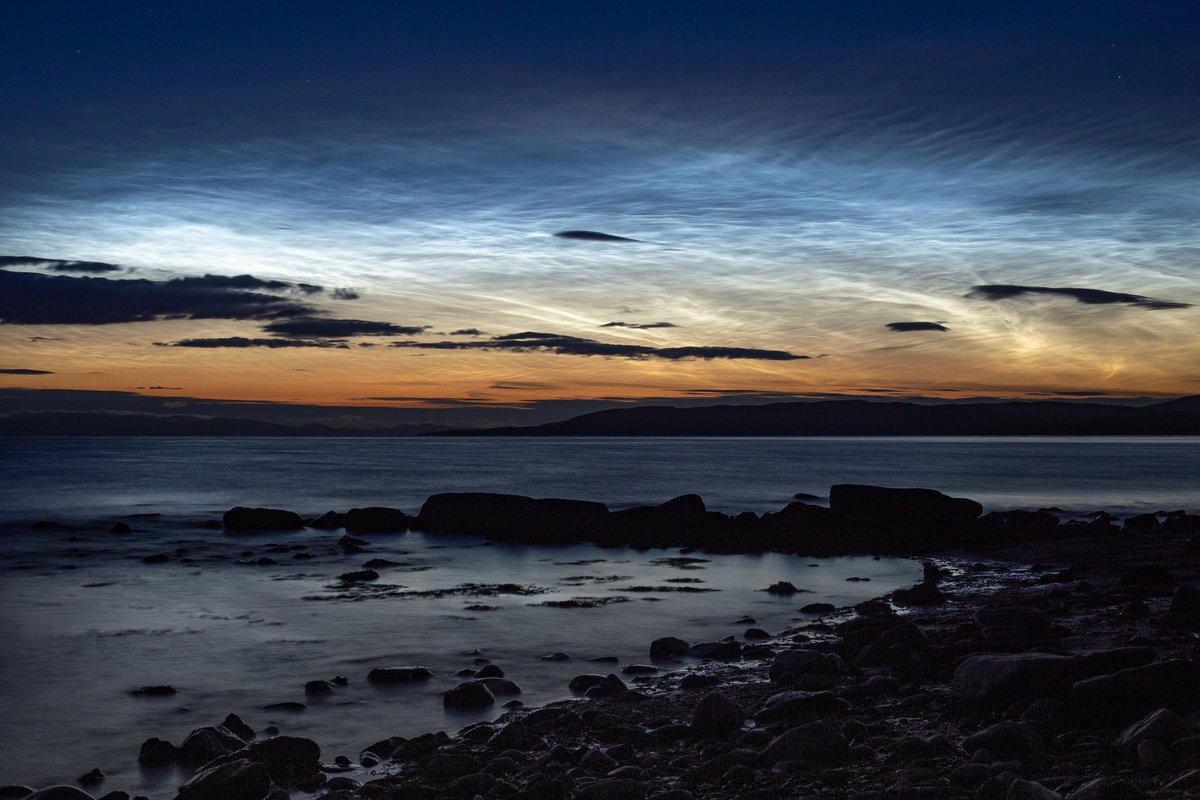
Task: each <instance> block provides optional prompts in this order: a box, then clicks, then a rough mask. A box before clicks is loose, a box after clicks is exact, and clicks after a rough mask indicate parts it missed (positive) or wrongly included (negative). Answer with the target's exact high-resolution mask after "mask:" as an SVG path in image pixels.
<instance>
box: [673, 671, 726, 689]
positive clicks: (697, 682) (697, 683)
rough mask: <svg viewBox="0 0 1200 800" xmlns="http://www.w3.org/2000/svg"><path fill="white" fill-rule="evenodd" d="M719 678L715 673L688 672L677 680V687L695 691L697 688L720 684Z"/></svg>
mask: <svg viewBox="0 0 1200 800" xmlns="http://www.w3.org/2000/svg"><path fill="white" fill-rule="evenodd" d="M720 685H721V679H720V678H718V677H717V676H716V675H703V674H700V673H695V672H689V673H688V674H687V675H684V676H683V677H682V678H680V680H679V688H680V689H683V690H685V691H695V690H697V689H709V688H711V687H713V686H720Z"/></svg>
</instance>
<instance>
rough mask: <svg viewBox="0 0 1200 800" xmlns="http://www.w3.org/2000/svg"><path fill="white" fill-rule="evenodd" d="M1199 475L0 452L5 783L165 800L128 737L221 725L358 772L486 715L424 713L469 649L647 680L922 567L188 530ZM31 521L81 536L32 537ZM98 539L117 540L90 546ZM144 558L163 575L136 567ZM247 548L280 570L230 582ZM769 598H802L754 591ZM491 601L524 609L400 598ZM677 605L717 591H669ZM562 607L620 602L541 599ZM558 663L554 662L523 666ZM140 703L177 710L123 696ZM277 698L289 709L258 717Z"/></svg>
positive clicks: (1195, 467)
mask: <svg viewBox="0 0 1200 800" xmlns="http://www.w3.org/2000/svg"><path fill="white" fill-rule="evenodd" d="M1197 475H1200V448H1197V446H1196V441H1195V440H1192V439H1182V438H1181V439H1170V438H1153V439H1145V438H1137V439H1132V438H1131V439H1091V440H1081V439H975V438H972V439H966V438H956V439H901V438H892V439H560V440H547V439H531V440H514V439H370V440H363V439H219V440H214V439H53V438H45V439H6V440H0V525H3V527H0V575H2V576H3V577H2V579H0V641H3V642H4V649H5V656H4V658H2V659H0V691H2V692H3V713H0V785H2V784H5V783H13V782H16V783H28V784H32V785H35V786H36V785H46V784H49V783H53V782H69V781H71V780H72V779H74V778H75V777H77V776H79V775H81V774H83V773H84V772H86V771H88V770H90V769H91V768H92V767H100V768H101V769H102V770H104V771H105V772H106V773H108V774H109V775H110V776H111V777H110V778H109V780H108V781H107V782H106V783H105V785H104V789H105V790H106V791H107V790H111V789H125V790H127V791H130V792H133V793H139V792H140V793H145V794H148V795H150V796H151V797H152V798H156V799H157V798H161V797H171V796H173V794H174V788H175V786H176V785H177V783H178V780H179V779H178V776H176V775H170V774H167V775H163V774H153V773H145V772H142V771H140V770H139V769H138V768H137V765H136V754H137V749H138V746H139V745H140V744H141V742H142V741H143V740H144V739H146V738H148V737H150V736H158V737H160V738H167V739H171V740H173V741H176V742H178V741H180V740H181V739H182V738H183V736H185V735H186V734H187V732H188V731H190V730H191V729H193V728H195V727H199V726H200V725H205V724H215V723H217V722H219V721H220V720H221V719H222V718H223V717H224V715H225V714H226V713H228V712H230V711H235V712H237V713H239V714H241V715H242V716H243V717H244V718H245V719H246V720H247V721H248V722H249V723H250V724H251V725H252V726H253V727H255V728H259V729H261V728H262V727H264V726H266V725H272V724H273V725H277V726H278V727H279V728H280V730H281V731H282V732H284V733H289V734H294V735H300V736H309V737H311V738H314V739H316V740H317V741H318V742H320V744H321V745H322V747H323V751H324V755H325V757H326V759H331V758H332V757H333V756H334V755H336V754H338V753H346V754H347V755H350V756H351V757H354V756H356V755H357V753H358V751H359V750H360V749H361V748H362V747H363V746H365V745H367V744H369V743H370V742H372V741H375V740H376V739H380V738H383V737H385V736H389V735H393V734H399V735H406V736H407V735H414V734H417V733H422V732H426V731H431V730H447V731H453V730H457V729H458V728H460V727H462V726H463V725H465V724H468V723H469V722H472V721H475V720H477V719H481V718H486V717H489V716H494V715H495V714H496V713H498V711H499V710H501V709H500V708H499V706H497V708H496V709H494V710H493V711H492V712H488V713H481V714H447V712H445V711H444V710H443V708H442V705H441V702H440V696H439V692H441V691H443V690H445V689H446V688H449V687H451V686H453V685H454V684H455V683H456V682H457V681H458V680H459V679H458V678H456V677H455V676H454V672H455V671H457V670H459V669H461V668H463V667H467V666H470V665H471V662H472V660H473V659H474V658H475V656H474V655H472V653H473V651H475V650H476V649H479V650H481V651H482V652H483V654H484V655H485V656H486V657H487V658H490V659H492V660H493V661H494V662H496V663H498V664H500V665H501V666H502V667H503V668H504V669H505V670H506V672H507V673H508V675H509V677H511V678H513V679H514V680H516V681H517V682H518V683H519V684H521V686H522V687H523V688H524V694H523V695H522V696H521V699H522V700H524V701H525V702H526V703H529V704H531V705H537V704H541V703H545V702H549V701H551V700H556V699H562V698H564V697H566V696H568V692H567V690H566V685H567V682H568V681H569V680H570V678H571V677H572V676H573V675H576V674H579V673H581V672H593V671H595V672H606V671H609V670H611V669H614V667H613V666H612V665H606V664H593V663H589V661H588V659H590V658H594V657H598V656H615V657H616V658H618V659H619V660H620V662H621V663H622V664H624V663H640V662H644V661H645V660H646V659H647V646H648V644H649V642H650V641H651V640H652V639H654V638H656V637H658V636H665V635H678V636H681V637H683V638H685V639H689V640H691V641H701V640H705V639H713V638H719V637H721V636H725V635H729V634H735V635H740V634H741V633H743V632H744V630H745V628H746V627H747V624H746V623H739V622H737V620H739V618H741V617H743V616H745V615H749V616H751V617H753V618H754V619H755V620H756V621H757V624H758V625H759V626H761V627H763V628H766V629H767V630H768V631H770V632H772V633H778V632H780V631H782V630H785V629H787V628H788V627H790V626H794V625H796V624H799V623H802V622H804V621H806V620H807V619H808V617H806V615H804V614H801V613H800V612H799V611H798V609H799V607H800V606H801V605H803V604H805V603H809V602H814V601H818V600H821V601H829V602H833V603H835V604H837V605H849V604H852V603H854V602H858V601H860V600H863V599H866V598H868V597H872V596H875V595H878V594H882V593H885V592H888V591H890V590H892V589H894V588H896V587H897V586H900V585H904V584H908V583H911V582H912V581H914V580H916V579H917V577H918V575H919V567H918V565H916V564H914V563H912V562H909V561H906V560H902V559H882V560H873V559H870V558H839V559H824V560H815V559H807V558H800V557H796V556H784V555H779V554H764V555H758V556H705V558H708V559H709V560H708V561H704V562H698V563H694V564H690V565H683V566H687V567H691V568H690V569H684V568H681V567H680V565H677V564H670V563H662V562H661V561H659V559H662V558H664V557H666V556H674V555H677V554H676V553H673V552H661V551H652V552H649V553H637V552H633V551H629V550H626V549H610V550H603V549H599V548H596V547H593V546H589V545H578V546H569V547H526V546H518V545H494V546H493V545H490V544H485V543H484V542H482V541H480V540H478V539H471V538H457V537H446V536H428V535H424V534H420V533H410V534H405V535H387V536H374V537H369V538H370V544H369V546H368V552H366V553H362V554H357V555H351V556H346V555H343V554H342V553H341V551H340V550H339V549H338V548H337V547H336V546H335V544H336V540H337V538H338V537H339V536H340V535H341V532H319V531H303V532H299V533H294V534H270V535H263V536H253V537H246V536H242V537H235V536H231V535H228V534H225V533H223V532H221V531H219V530H218V531H214V530H206V529H204V528H203V527H202V526H201V523H202V522H203V521H204V520H206V519H212V518H215V517H218V516H219V515H220V513H221V512H222V511H223V510H225V509H227V508H229V507H231V506H233V505H237V504H251V505H268V506H276V507H283V508H291V509H294V510H296V511H298V512H300V513H301V514H303V515H316V514H319V513H322V512H324V511H326V510H329V509H335V510H340V511H344V510H346V509H348V508H350V507H353V506H363V505H376V504H377V505H391V506H396V507H399V508H402V509H404V510H406V511H409V512H415V511H416V510H417V509H418V508H419V506H420V503H421V501H422V500H424V498H425V497H426V496H428V495H429V494H432V493H434V492H438V491H465V490H472V491H500V492H517V493H523V494H530V495H535V496H560V497H577V498H587V499H595V500H601V501H604V502H607V503H608V504H609V505H610V506H611V507H613V508H620V507H623V506H629V505H634V504H641V503H658V502H662V501H663V500H666V499H668V498H670V497H673V496H676V495H678V494H682V493H684V492H693V491H694V492H698V493H700V494H701V495H702V496H703V497H704V498H705V499H706V501H707V502H708V504H709V506H710V507H711V508H715V509H719V510H722V511H727V512H736V511H742V510H753V511H758V512H761V511H767V510H774V509H777V508H779V507H781V506H783V505H784V504H785V503H786V502H788V501H789V500H790V499H791V496H792V494H793V493H795V492H797V491H803V492H809V493H812V494H815V495H820V496H823V495H825V494H827V492H828V487H829V486H830V485H831V484H833V483H839V482H862V483H875V484H881V485H890V486H926V487H931V488H936V489H940V490H942V491H946V492H948V493H951V494H955V495H959V496H966V497H972V498H974V499H977V500H979V501H981V502H982V503H984V505H985V506H986V507H988V508H989V509H996V508H1014V507H1025V508H1037V507H1042V506H1049V505H1055V506H1059V507H1062V508H1063V509H1065V510H1066V512H1068V513H1078V512H1084V511H1091V510H1094V509H1097V508H1106V509H1108V510H1110V511H1114V512H1117V513H1128V512H1133V511H1143V510H1151V511H1153V510H1158V509H1160V508H1163V509H1174V508H1180V507H1182V508H1189V509H1191V510H1193V511H1194V510H1195V509H1196V508H1198V507H1200V488H1198V487H1197V480H1196V476H1197ZM132 514H139V515H158V516H138V517H132V518H129V515H132ZM37 519H55V520H59V521H61V522H64V523H68V524H71V525H75V526H78V529H77V530H72V531H32V530H30V529H29V523H30V522H32V521H33V520H37ZM117 519H127V521H128V522H129V523H130V524H131V525H133V527H134V529H135V530H134V533H132V534H127V535H114V534H109V533H108V532H107V529H108V527H109V526H110V525H111V524H112V522H113V521H115V520H117ZM273 546H276V547H273ZM279 546H282V547H284V548H286V547H292V548H299V547H303V548H304V549H303V550H299V549H293V550H284V549H281V547H279ZM297 553H306V554H311V555H312V557H311V558H308V559H304V560H300V559H295V558H294V557H293V556H294V555H296V554H297ZM152 554H167V555H169V557H170V560H169V561H168V562H167V563H165V564H155V565H151V564H143V563H142V561H141V559H142V558H143V557H144V556H147V555H152ZM264 555H265V556H269V557H271V558H273V559H274V560H276V561H277V562H279V563H278V564H276V565H274V566H251V565H246V564H239V563H237V562H238V561H239V560H255V559H257V558H259V557H262V556H264ZM368 558H388V559H391V560H394V561H396V562H398V563H399V564H400V566H396V567H391V568H387V569H383V570H381V572H382V573H383V574H382V577H381V578H380V580H379V581H378V582H377V585H376V586H375V587H373V588H368V589H360V590H355V591H349V592H348V591H347V590H346V587H345V585H343V584H342V583H341V582H340V581H339V580H338V575H340V574H341V573H342V572H345V571H347V570H351V569H357V568H359V567H360V566H361V565H362V563H363V562H364V561H365V560H366V559H368ZM852 577H854V578H868V579H870V580H869V581H855V582H851V581H847V580H846V579H847V578H852ZM778 580H790V581H792V582H793V583H795V584H797V585H798V586H800V587H802V588H803V589H805V590H806V591H807V592H808V593H806V594H802V595H798V596H796V597H792V598H779V597H775V596H771V595H767V594H766V593H764V592H762V591H760V590H761V589H763V588H764V587H766V586H767V585H769V584H770V583H773V582H775V581H778ZM509 582H511V583H516V584H520V585H523V586H527V587H530V591H532V592H535V593H534V594H529V595H499V596H482V597H480V596H473V595H462V594H450V595H447V596H441V597H419V596H413V595H412V594H406V593H411V592H414V591H426V590H440V589H451V588H454V587H457V586H460V585H462V584H465V583H490V584H496V583H509ZM632 587H651V588H652V589H654V590H655V591H650V592H646V591H631V589H632ZM679 588H693V589H712V590H716V591H708V592H688V593H684V592H679V591H667V590H668V589H676V590H677V589H679ZM580 597H589V598H596V597H600V598H613V597H616V598H620V599H621V600H622V602H613V603H611V604H608V605H603V606H600V607H596V608H575V609H560V608H552V607H546V606H543V605H539V604H540V603H543V602H545V601H547V600H562V599H570V598H580ZM480 605H483V606H487V607H491V608H487V609H483V608H479V606H480ZM473 606H474V608H472V607H473ZM558 651H561V652H565V653H567V654H569V655H570V656H571V660H570V661H566V662H548V661H542V660H540V656H542V655H545V654H547V653H552V652H558ZM393 664H399V665H404V664H424V665H427V666H429V667H430V668H431V669H433V670H434V672H435V673H436V674H435V677H434V679H433V680H431V681H429V682H428V683H425V684H422V685H418V686H411V687H403V688H400V689H391V690H383V689H379V688H374V687H371V686H369V685H368V684H367V683H366V682H365V676H366V673H367V671H368V670H370V669H371V668H372V667H375V666H386V665H393ZM674 666H679V665H674ZM335 675H345V676H347V677H348V678H349V679H350V685H349V686H348V687H345V688H340V689H339V690H338V691H337V693H336V694H334V695H333V696H332V697H330V698H328V699H325V700H320V701H315V700H312V699H310V698H306V697H305V696H304V692H303V685H304V683H305V681H308V680H311V679H315V678H325V679H328V678H331V677H333V676H335ZM146 684H172V685H174V686H176V687H177V688H178V689H179V693H178V694H177V695H176V696H174V697H170V698H157V699H138V698H134V697H130V696H129V695H128V690H130V689H132V688H135V687H138V686H141V685H146ZM504 699H505V698H501V701H503V700H504ZM281 701H302V702H306V703H308V706H309V707H308V710H307V711H305V712H303V713H298V714H281V713H280V712H269V711H264V710H262V707H263V706H264V705H266V704H268V703H275V702H281Z"/></svg>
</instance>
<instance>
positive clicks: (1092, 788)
mask: <svg viewBox="0 0 1200 800" xmlns="http://www.w3.org/2000/svg"><path fill="white" fill-rule="evenodd" d="M1142 797H1143V793H1142V790H1141V789H1139V788H1137V787H1136V786H1134V785H1133V784H1132V783H1127V782H1125V781H1122V780H1117V779H1115V778H1093V779H1092V780H1090V781H1088V782H1087V783H1085V784H1083V785H1082V786H1080V787H1079V788H1078V789H1076V790H1075V791H1073V792H1071V793H1070V794H1069V795H1067V800H1141V798H1142Z"/></svg>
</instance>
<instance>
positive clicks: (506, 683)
mask: <svg viewBox="0 0 1200 800" xmlns="http://www.w3.org/2000/svg"><path fill="white" fill-rule="evenodd" d="M476 681H477V682H478V683H482V684H483V685H484V686H486V687H487V688H488V691H489V692H491V693H492V694H493V695H495V696H496V697H507V696H509V695H514V694H520V693H521V687H520V686H519V685H518V684H517V682H516V681H513V680H509V679H508V678H479V677H476Z"/></svg>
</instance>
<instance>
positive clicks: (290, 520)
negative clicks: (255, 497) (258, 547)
mask: <svg viewBox="0 0 1200 800" xmlns="http://www.w3.org/2000/svg"><path fill="white" fill-rule="evenodd" d="M221 520H222V522H224V523H225V530H227V531H298V530H300V529H301V528H303V527H304V520H302V519H300V515H299V514H297V513H296V512H294V511H284V510H282V509H278V508H246V507H244V506H238V507H237V508H231V509H229V510H228V511H226V512H225V514H224V515H223V516H222V517H221Z"/></svg>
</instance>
